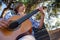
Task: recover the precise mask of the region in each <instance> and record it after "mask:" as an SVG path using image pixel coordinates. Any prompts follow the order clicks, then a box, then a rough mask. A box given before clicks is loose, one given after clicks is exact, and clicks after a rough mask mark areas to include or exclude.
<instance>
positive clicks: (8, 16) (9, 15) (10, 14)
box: [4, 10, 14, 20]
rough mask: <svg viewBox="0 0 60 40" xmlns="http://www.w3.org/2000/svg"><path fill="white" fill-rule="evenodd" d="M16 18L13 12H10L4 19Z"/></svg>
mask: <svg viewBox="0 0 60 40" xmlns="http://www.w3.org/2000/svg"><path fill="white" fill-rule="evenodd" d="M12 16H14V14H12V12H11V11H10V10H9V11H8V12H7V13H6V15H5V16H4V19H6V20H7V19H9V18H10V17H12Z"/></svg>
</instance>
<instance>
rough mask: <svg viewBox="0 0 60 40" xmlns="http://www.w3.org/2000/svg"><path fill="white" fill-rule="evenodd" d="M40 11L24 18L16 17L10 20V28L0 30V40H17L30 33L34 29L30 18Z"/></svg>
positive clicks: (35, 11)
mask: <svg viewBox="0 0 60 40" xmlns="http://www.w3.org/2000/svg"><path fill="white" fill-rule="evenodd" d="M38 11H39V10H34V11H33V12H31V13H29V14H27V15H25V16H23V17H21V16H17V15H15V16H13V17H11V18H10V19H8V20H12V22H11V23H9V26H8V28H4V29H1V30H0V40H16V37H17V36H19V35H21V34H23V33H26V32H28V31H29V30H30V29H31V28H32V24H31V22H30V20H29V18H30V17H31V16H32V15H34V14H36V13H37V12H38Z"/></svg>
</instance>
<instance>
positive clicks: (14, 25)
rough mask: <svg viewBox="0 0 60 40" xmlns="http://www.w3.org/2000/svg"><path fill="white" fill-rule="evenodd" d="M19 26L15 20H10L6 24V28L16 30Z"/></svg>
mask: <svg viewBox="0 0 60 40" xmlns="http://www.w3.org/2000/svg"><path fill="white" fill-rule="evenodd" d="M18 27H19V24H18V22H17V21H14V22H12V23H11V24H10V25H9V26H8V28H7V29H8V30H16V29H17V28H18Z"/></svg>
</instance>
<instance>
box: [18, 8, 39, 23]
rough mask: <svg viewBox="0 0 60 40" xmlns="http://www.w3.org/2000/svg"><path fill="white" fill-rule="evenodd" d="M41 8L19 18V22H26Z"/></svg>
mask: <svg viewBox="0 0 60 40" xmlns="http://www.w3.org/2000/svg"><path fill="white" fill-rule="evenodd" d="M38 11H39V10H38V9H37V10H34V11H33V12H31V13H29V14H27V15H25V16H23V17H22V18H20V19H18V20H17V22H18V24H21V23H22V22H24V21H25V20H27V19H29V18H30V17H31V16H32V15H34V14H36V13H37V12H38Z"/></svg>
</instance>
